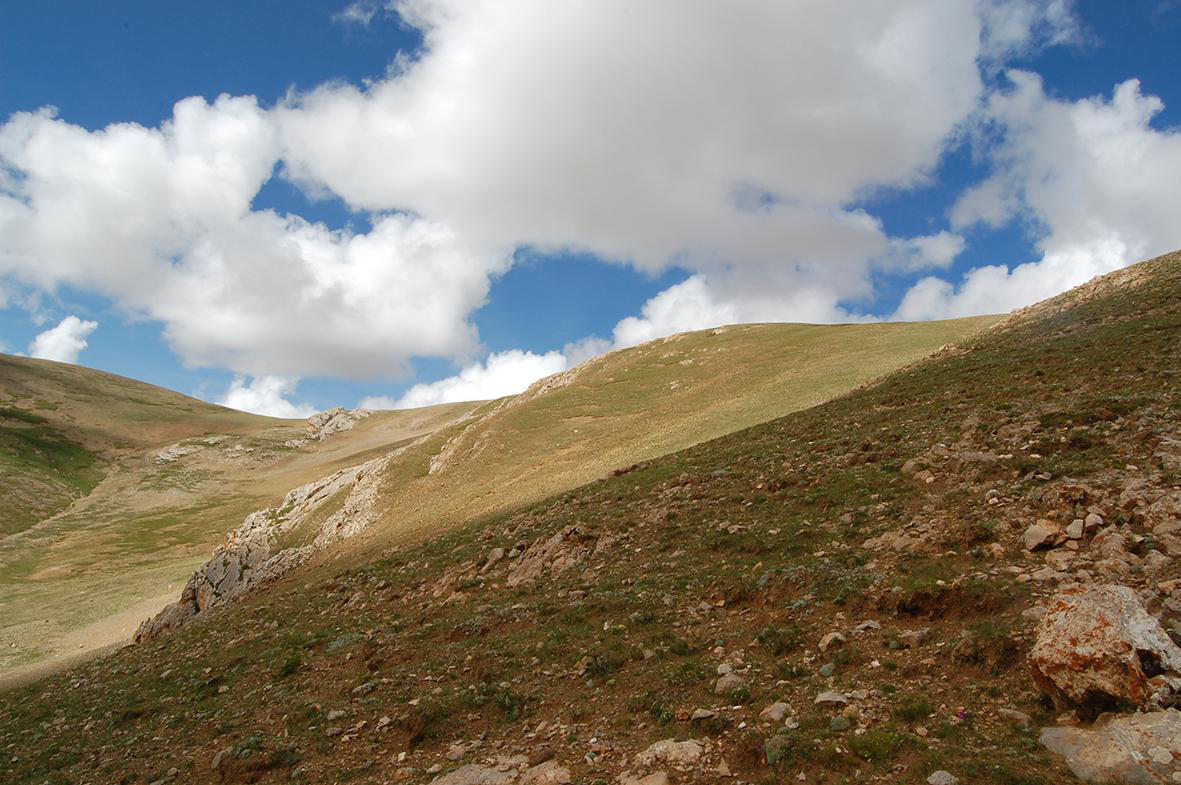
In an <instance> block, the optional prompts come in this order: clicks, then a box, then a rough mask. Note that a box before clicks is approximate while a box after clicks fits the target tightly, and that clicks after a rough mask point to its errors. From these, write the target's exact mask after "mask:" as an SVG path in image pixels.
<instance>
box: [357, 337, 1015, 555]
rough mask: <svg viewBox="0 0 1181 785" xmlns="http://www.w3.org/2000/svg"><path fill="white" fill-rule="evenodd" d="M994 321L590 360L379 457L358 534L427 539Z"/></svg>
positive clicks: (833, 390)
mask: <svg viewBox="0 0 1181 785" xmlns="http://www.w3.org/2000/svg"><path fill="white" fill-rule="evenodd" d="M995 321H996V320H995V318H994V317H979V318H974V319H957V320H952V321H945V322H925V323H916V324H868V325H800V324H751V325H740V326H732V327H723V328H719V329H714V330H704V331H701V332H694V333H684V334H680V335H674V336H672V337H670V338H665V339H663V340H658V341H653V342H651V343H648V344H644V345H642V346H637V347H635V348H632V349H627V350H624V351H619V352H613V353H611V354H607V355H604V356H602V357H598V358H596V359H594V360H591V361H589V362H587V363H584V364H583V365H581V366H579V367H578V368H576V369H574V370H572V371H569V372H567V373H566V374H563V375H561V376H559V377H557V378H554V379H550V380H546V381H545V382H544V383H542V384H539V385H537V386H535V388H534V389H532V390H530V391H528V392H526V393H525V394H523V395H521V396H518V397H516V398H512V399H506V400H501V401H495V402H491V403H488V404H486V405H485V406H484V407H483V408H482V409H479V410H477V411H476V412H475V413H474V415H473V416H472V417H471V418H470V419H468V420H466V421H463V422H461V423H457V424H456V425H454V426H452V427H451V428H447V429H442V430H440V431H438V432H437V433H435V434H434V435H433V436H432V437H431V438H430V439H427V440H424V441H423V442H422V443H421V444H420V445H417V446H416V447H415V448H413V449H412V450H409V451H408V452H407V453H406V454H405V455H403V456H402V457H401V458H400V459H399V460H398V461H396V462H394V463H392V464H391V465H390V468H389V470H388V477H387V480H386V482H385V484H384V486H383V496H382V499H381V504H382V506H383V507H384V509H385V510H386V511H387V514H386V515H385V517H384V519H383V520H382V521H381V523H380V525H376V526H374V527H372V529H371V533H372V536H374V537H377V538H380V539H388V538H394V539H396V538H398V537H401V536H403V535H405V534H406V533H408V532H413V531H415V530H418V529H423V528H425V529H429V530H431V531H436V532H437V531H438V530H439V527H441V526H453V525H457V524H459V523H462V522H464V521H467V520H472V519H474V518H476V517H480V516H482V515H487V514H489V513H492V512H494V511H497V510H504V509H508V508H510V507H515V506H519V505H521V504H525V503H527V502H531V501H535V500H537V499H540V498H544V497H546V496H549V495H552V494H554V493H557V492H559V491H563V490H566V489H569V488H573V487H575V486H577V485H581V484H583V483H586V482H589V481H591V480H594V479H598V478H600V477H603V476H605V475H607V474H608V473H610V472H611V471H613V470H615V469H618V468H621V467H626V466H629V465H631V464H633V463H636V462H638V461H644V460H648V459H650V458H654V457H656V456H659V455H665V454H667V453H670V452H673V451H676V450H679V449H683V448H685V447H688V446H689V445H692V444H697V443H699V442H703V441H706V440H708V439H712V438H714V437H717V436H721V435H722V434H725V433H730V432H733V431H736V430H739V429H742V428H745V427H748V426H750V425H754V424H756V423H760V422H765V421H767V420H770V419H773V418H775V417H781V416H783V415H784V414H787V413H789V412H793V411H798V410H800V409H805V408H807V407H809V406H814V405H816V404H818V403H821V402H823V401H826V400H828V399H830V398H832V397H834V396H836V395H840V394H842V393H845V392H847V391H849V390H852V389H854V388H856V387H857V386H858V385H861V384H865V383H867V382H869V381H871V380H873V379H875V378H877V377H879V376H881V375H883V374H886V373H888V372H890V371H892V370H895V369H897V368H900V367H902V366H904V365H907V364H909V363H912V362H915V361H917V360H919V359H921V358H923V357H926V356H928V355H930V354H931V353H932V352H935V351H936V350H938V349H939V348H940V347H941V346H944V345H947V344H954V343H958V342H960V341H962V340H964V339H966V338H967V337H969V336H971V335H973V334H975V333H976V332H978V331H980V330H982V329H984V328H986V327H987V326H988V325H990V324H993V323H994V322H995Z"/></svg>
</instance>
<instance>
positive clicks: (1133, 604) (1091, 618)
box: [1029, 585, 1181, 717]
mask: <svg viewBox="0 0 1181 785" xmlns="http://www.w3.org/2000/svg"><path fill="white" fill-rule="evenodd" d="M1029 664H1030V668H1031V670H1032V673H1033V678H1034V680H1035V681H1036V682H1037V684H1038V686H1039V687H1040V688H1041V689H1042V690H1043V691H1044V692H1046V693H1047V694H1048V695H1050V696H1051V697H1052V698H1054V700H1055V701H1056V702H1057V703H1058V704H1059V705H1060V706H1064V707H1072V708H1076V709H1079V711H1080V712H1081V713H1082V714H1083V715H1084V716H1091V717H1093V716H1095V715H1097V714H1099V713H1100V712H1103V711H1108V710H1111V709H1121V708H1127V707H1135V708H1140V709H1154V708H1162V707H1166V706H1171V705H1175V704H1177V703H1179V702H1181V649H1178V648H1177V646H1176V644H1174V643H1173V641H1172V640H1170V639H1169V636H1168V635H1167V634H1166V633H1165V631H1164V629H1163V628H1162V627H1161V625H1160V622H1158V621H1157V620H1156V619H1155V618H1153V617H1152V616H1151V615H1149V613H1148V612H1147V611H1146V610H1145V609H1144V606H1143V604H1141V602H1140V598H1139V596H1137V594H1136V592H1134V591H1132V590H1131V589H1129V588H1127V587H1125V586H1115V585H1105V586H1075V587H1072V588H1069V589H1066V590H1064V591H1063V592H1061V593H1060V594H1058V595H1057V596H1056V597H1054V599H1053V600H1052V601H1051V602H1050V605H1049V607H1048V608H1047V610H1046V613H1045V615H1044V616H1042V619H1041V623H1040V625H1039V628H1038V634H1037V640H1036V642H1035V643H1034V645H1033V649H1032V651H1030V654H1029Z"/></svg>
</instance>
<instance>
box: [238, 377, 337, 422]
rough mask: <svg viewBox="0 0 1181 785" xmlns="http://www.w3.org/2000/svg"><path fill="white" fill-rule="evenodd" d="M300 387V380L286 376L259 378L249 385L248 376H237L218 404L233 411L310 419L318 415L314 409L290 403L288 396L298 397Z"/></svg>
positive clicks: (305, 405)
mask: <svg viewBox="0 0 1181 785" xmlns="http://www.w3.org/2000/svg"><path fill="white" fill-rule="evenodd" d="M298 384H299V380H298V379H288V378H284V377H282V376H259V377H257V378H255V379H253V380H251V381H250V382H249V383H247V381H246V378H245V377H243V376H236V377H234V380H233V381H232V382H230V388H229V389H228V390H226V394H225V395H224V396H223V397H222V398H221V400H219V401H218V403H220V404H221V405H222V406H228V407H230V408H231V409H239V410H241V411H244V412H251V413H253V414H263V415H266V416H268V417H284V418H288V419H294V418H297V417H310V416H311V415H313V414H315V413H316V410H315V408H314V407H312V406H308V405H307V404H297V403H292V402H291V401H289V400H287V396H290V395H294V394H295V388H296V386H297V385H298Z"/></svg>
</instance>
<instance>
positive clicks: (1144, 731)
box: [1039, 709, 1181, 785]
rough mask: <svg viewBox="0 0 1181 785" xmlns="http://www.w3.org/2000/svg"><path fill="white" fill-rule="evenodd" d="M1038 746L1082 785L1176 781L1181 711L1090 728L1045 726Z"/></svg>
mask: <svg viewBox="0 0 1181 785" xmlns="http://www.w3.org/2000/svg"><path fill="white" fill-rule="evenodd" d="M1039 741H1041V743H1042V744H1043V745H1044V746H1045V747H1046V748H1047V749H1048V750H1050V751H1051V752H1053V753H1054V754H1055V755H1059V756H1061V757H1062V758H1063V760H1064V761H1065V762H1066V765H1067V766H1068V767H1069V768H1070V770H1071V771H1072V772H1074V775H1075V776H1076V777H1078V778H1079V779H1080V780H1082V781H1083V782H1090V783H1104V785H1106V783H1118V784H1119V785H1156V783H1168V782H1176V781H1178V779H1177V778H1176V777H1175V775H1176V774H1177V773H1178V767H1177V766H1176V763H1177V758H1178V757H1181V712H1178V711H1177V710H1175V709H1169V710H1166V711H1156V712H1150V713H1147V714H1129V715H1124V716H1118V717H1106V716H1105V717H1104V718H1100V720H1099V721H1098V722H1096V723H1095V725H1094V726H1093V727H1092V728H1090V729H1084V728H1043V729H1042V733H1041V737H1040V739H1039Z"/></svg>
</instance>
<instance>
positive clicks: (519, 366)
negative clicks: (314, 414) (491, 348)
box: [361, 349, 568, 409]
mask: <svg viewBox="0 0 1181 785" xmlns="http://www.w3.org/2000/svg"><path fill="white" fill-rule="evenodd" d="M567 364H568V363H567V360H566V357H565V355H563V354H562V353H561V352H547V353H546V354H534V353H533V352H522V351H520V350H518V349H512V350H510V351H507V352H499V353H496V354H491V355H489V356H488V359H487V360H485V361H484V362H483V363H475V364H473V365H469V366H467V367H466V368H464V369H463V370H462V371H460V372H459V373H458V374H457V375H455V376H451V377H448V378H446V379H442V380H440V381H437V382H432V383H430V384H416V385H414V386H413V387H411V388H410V389H409V390H407V391H406V394H405V395H403V396H402V397H401V398H399V399H398V400H396V401H395V400H393V399H391V398H385V397H381V398H366V399H365V400H363V401H361V405H362V406H364V407H367V408H371V409H414V408H417V407H420V406H433V405H435V404H439V403H453V402H456V401H483V400H490V399H493V398H501V397H504V396H506V395H515V394H516V393H519V392H522V391H523V390H524V389H525V388H526V387H528V386H529V385H530V384H532V383H533V382H535V381H537V380H538V379H541V378H543V377H546V376H549V375H551V374H555V373H558V372H560V371H564V370H566V368H567Z"/></svg>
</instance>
